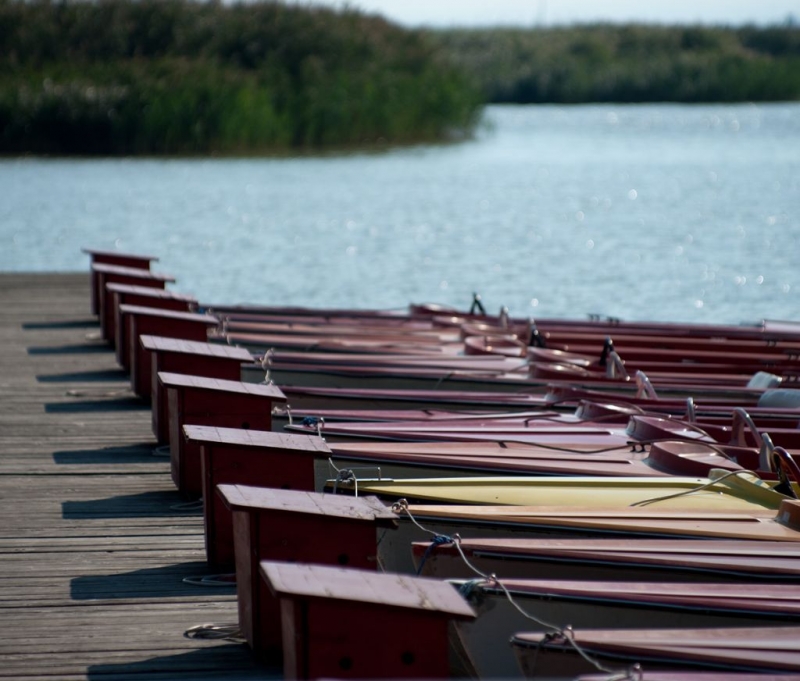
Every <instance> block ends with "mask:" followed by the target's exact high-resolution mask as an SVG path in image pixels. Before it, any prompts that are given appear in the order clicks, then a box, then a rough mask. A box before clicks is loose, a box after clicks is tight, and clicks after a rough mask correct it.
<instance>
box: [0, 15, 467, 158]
mask: <svg viewBox="0 0 800 681" xmlns="http://www.w3.org/2000/svg"><path fill="white" fill-rule="evenodd" d="M479 104H480V102H479V98H478V94H477V90H476V88H475V87H474V86H473V85H471V84H470V82H469V81H468V80H467V79H466V77H465V76H464V75H463V74H462V73H461V72H460V71H459V70H458V69H457V68H455V67H453V66H452V65H450V64H449V63H447V62H445V61H444V60H442V59H440V58H439V57H438V56H437V54H436V50H435V48H434V47H433V45H432V43H431V42H430V40H429V39H428V36H426V35H424V34H422V33H420V32H413V31H406V30H403V29H401V28H399V27H397V26H394V25H392V24H389V23H388V22H386V21H384V20H383V19H381V18H379V17H370V16H365V15H362V14H359V13H357V12H353V11H349V10H345V11H342V12H334V11H331V10H325V9H320V8H309V7H306V8H303V7H298V6H287V5H283V4H281V3H278V2H261V3H255V4H236V5H228V6H225V5H221V4H218V3H213V2H209V3H199V2H190V1H189V0H98V1H97V2H84V1H80V0H78V1H69V0H61V1H58V0H33V1H32V2H22V1H20V0H0V152H4V153H25V152H32V153H56V154H161V153H168V154H207V153H263V152H276V151H286V150H296V149H307V148H319V147H323V146H330V145H345V144H348V145H351V144H370V143H375V142H377V141H378V140H380V141H381V142H382V143H383V142H385V143H403V142H416V141H422V140H436V139H442V138H445V137H446V136H447V135H448V134H450V133H451V132H452V131H454V130H469V129H471V127H472V126H473V125H474V122H475V119H476V116H477V112H478V107H479Z"/></svg>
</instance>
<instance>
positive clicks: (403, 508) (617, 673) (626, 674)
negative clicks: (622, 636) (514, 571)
mask: <svg viewBox="0 0 800 681" xmlns="http://www.w3.org/2000/svg"><path fill="white" fill-rule="evenodd" d="M392 511H393V512H394V513H397V514H398V515H399V514H401V513H405V514H406V515H407V516H408V518H409V520H411V522H412V523H414V525H416V526H417V527H418V528H419V529H420V530H422V531H423V532H427V533H428V534H431V535H433V536H434V537H438V536H441V535H439V533H438V532H434V531H433V530H429V529H427V528H425V527H423V526H422V525H421V524H420V523H419V522H418V521H417V519H416V518H415V517H414V515H413V514H412V513H411V510H410V509H409V506H408V501H407V500H406V499H400V500H399V501H397V502H395V503H394V504H392ZM452 543H453V545H454V546H455V548H456V550H457V551H458V554H459V556H460V557H461V560H462V561H464V564H465V565H466V566H467V567H468V568H469V569H470V570H471V571H472V572H474V573H475V574H476V575H478V576H479V577H480V578H481V579H483V580H484V581H486V582H488V583H489V584H492V585H494V586H496V587H497V588H499V589H500V590H501V591H502V592H503V594H504V595H505V597H506V598H507V599H508V602H509V603H510V604H511V605H512V606H513V607H514V608H515V609H516V610H517V611H518V612H519V613H520V614H521V615H522V616H523V617H525V618H527V619H529V620H531V621H532V622H535V623H536V624H538V625H539V626H541V627H544V628H545V629H549V630H550V632H549V634H550V637H551V638H553V637H554V636H555V637H557V636H560V637H562V638H563V639H564V641H566V642H567V643H569V645H570V646H572V648H573V649H574V650H575V652H576V653H578V655H580V656H581V657H582V658H583V659H584V660H586V662H588V663H589V664H591V665H592V666H594V667H595V668H596V669H597V670H598V671H601V672H604V673H606V674H611V675H613V676H612V677H610V678H617V679H627V678H632V677H631V672H630V670H618V669H610V668H609V667H606V666H605V665H603V664H602V663H601V662H599V661H597V660H595V659H594V658H592V657H591V656H590V655H589V654H588V653H587V652H586V651H585V650H583V648H582V647H581V646H580V645H579V644H578V642H577V641H576V640H575V638H574V634H573V631H572V627H571V626H569V625H567V626H566V627H559V626H556V625H555V624H550V623H549V622H546V621H544V620H542V619H540V618H538V617H536V616H535V615H532V614H530V613H529V612H527V611H526V610H525V609H524V608H523V607H522V606H520V605H519V603H517V602H516V601H515V600H514V598H513V596H512V595H511V592H510V591H509V590H508V588H507V587H506V586H505V584H503V583H502V582H501V581H500V580H499V579H498V578H497V575H494V574H492V575H488V574H486V573H484V572H482V571H481V570H479V569H478V568H476V567H475V566H474V565H473V564H472V563H470V562H469V560H468V559H467V556H466V555H465V554H464V550H463V549H462V547H461V537H460V535H458V534H455V535H453V536H452ZM636 667H637V668H640V667H639V666H638V665H636Z"/></svg>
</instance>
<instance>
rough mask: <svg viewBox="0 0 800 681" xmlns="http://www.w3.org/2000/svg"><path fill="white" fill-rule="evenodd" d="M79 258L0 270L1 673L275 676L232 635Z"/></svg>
mask: <svg viewBox="0 0 800 681" xmlns="http://www.w3.org/2000/svg"><path fill="white" fill-rule="evenodd" d="M88 310H89V274H88V263H87V273H86V274H47V275H41V274H26V273H20V274H0V500H2V502H0V678H1V679H20V680H23V681H40V680H44V679H46V680H47V681H83V680H85V679H101V678H102V679H111V678H114V679H124V680H125V681H158V680H162V679H164V680H166V679H170V680H181V679H196V680H197V681H206V680H207V681H212V680H216V679H229V680H231V681H236V680H237V679H242V680H244V679H248V680H249V679H254V678H278V676H279V675H278V674H277V672H276V670H269V669H264V668H259V667H258V666H257V665H256V664H255V662H254V660H253V658H252V656H251V655H250V653H249V651H248V650H247V649H246V647H245V646H243V645H242V644H240V643H232V642H230V641H226V640H207V639H205V640H204V639H191V638H186V637H185V636H184V632H185V631H186V630H187V629H188V628H189V627H192V626H194V625H199V624H203V623H208V622H211V623H215V624H222V625H232V624H235V623H236V619H237V609H236V600H235V590H234V588H233V587H231V586H226V587H204V586H196V585H195V584H192V583H187V582H186V581H184V580H185V579H187V578H198V577H202V576H205V575H208V574H209V572H210V571H209V570H208V568H207V565H206V563H205V553H204V543H203V520H202V516H201V515H200V512H199V509H197V508H196V507H195V508H194V509H192V507H191V506H187V505H186V504H185V501H184V500H183V499H182V498H181V497H180V495H178V493H177V491H176V490H175V488H174V485H173V484H172V481H171V479H170V476H169V459H168V458H166V457H164V456H155V455H154V454H157V453H158V452H154V449H155V446H156V443H155V441H154V438H153V435H152V432H151V427H150V418H151V417H150V411H149V409H148V408H147V407H146V406H145V405H144V404H143V403H142V401H141V400H139V399H137V398H135V397H134V396H133V395H132V393H131V391H130V387H129V381H128V377H127V376H126V375H125V373H124V372H123V371H122V370H121V369H120V368H119V367H118V366H117V364H116V360H115V357H114V353H113V351H112V349H111V348H110V347H109V346H108V345H106V344H105V343H103V342H101V341H100V339H99V333H98V325H97V320H96V319H94V318H92V317H91V316H90V315H89V314H88Z"/></svg>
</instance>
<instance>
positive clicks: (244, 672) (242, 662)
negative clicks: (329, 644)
mask: <svg viewBox="0 0 800 681" xmlns="http://www.w3.org/2000/svg"><path fill="white" fill-rule="evenodd" d="M221 673H223V674H224V676H223V677H221V676H220V674H221ZM112 678H114V679H118V678H125V679H137V680H138V679H145V678H146V679H174V680H175V681H181V680H189V679H191V680H192V681H203V680H204V679H215V680H218V679H220V678H225V679H226V681H250V679H282V678H283V674H282V673H281V671H280V670H277V669H265V668H263V667H259V666H257V664H256V662H255V660H254V658H253V655H252V654H251V652H250V649H249V648H248V647H247V645H246V644H244V643H225V644H217V645H214V646H213V647H212V646H210V647H208V648H199V649H196V650H191V651H188V652H185V653H178V654H177V655H164V656H161V657H151V658H148V659H147V660H140V661H136V662H122V663H117V664H112V663H109V664H96V665H91V666H89V668H88V669H87V679H90V681H92V680H96V681H107V680H108V679H112Z"/></svg>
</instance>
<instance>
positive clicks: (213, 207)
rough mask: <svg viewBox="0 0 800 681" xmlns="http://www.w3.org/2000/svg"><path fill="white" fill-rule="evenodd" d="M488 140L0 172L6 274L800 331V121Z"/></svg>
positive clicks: (532, 117)
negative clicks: (120, 254) (105, 260)
mask: <svg viewBox="0 0 800 681" xmlns="http://www.w3.org/2000/svg"><path fill="white" fill-rule="evenodd" d="M484 119H485V120H484V125H483V126H482V127H481V129H480V130H479V131H478V133H477V134H476V136H475V138H474V139H472V140H469V141H466V142H463V143H458V144H452V145H442V146H419V147H414V148H406V149H394V150H388V151H384V152H376V153H353V154H347V155H330V156H322V157H302V158H282V159H191V160H186V159H170V160H155V159H108V160H74V159H39V158H30V159H28V158H26V159H7V160H3V161H0V271H50V270H59V271H65V270H66V271H71V270H74V271H87V272H88V257H87V256H85V255H83V254H82V253H81V252H80V249H81V248H82V247H90V248H102V249H114V248H119V249H121V250H125V251H133V252H138V253H146V254H151V255H155V256H158V257H159V258H160V262H159V263H158V268H157V269H158V270H159V271H162V272H167V273H169V274H172V275H174V276H175V277H177V279H178V282H177V284H176V285H175V286H174V287H173V288H175V289H176V290H180V291H182V292H184V293H190V294H192V295H195V296H197V297H198V298H199V299H200V300H201V301H202V302H205V303H209V304H213V303H240V302H249V303H263V304H302V305H311V306H341V307H351V306H355V307H380V308H399V307H404V306H405V305H407V304H408V302H410V301H415V302H423V301H430V302H441V303H447V304H453V305H457V306H459V307H465V306H468V305H469V302H470V300H471V295H472V292H473V291H478V292H480V293H481V295H482V298H483V300H484V303H485V304H486V306H487V308H488V310H489V311H490V312H496V311H498V310H499V309H500V307H501V306H503V305H505V306H507V307H508V308H509V310H510V311H511V313H512V314H514V315H519V316H534V317H537V316H538V317H582V316H584V315H585V314H587V313H601V314H606V315H613V316H617V317H621V318H623V319H653V320H670V321H696V322H725V323H738V322H741V321H754V320H758V319H762V318H771V319H800V304H798V303H800V296H799V294H800V262H799V261H800V104H769V105H757V106H756V105H736V106H722V105H719V106H682V105H639V106H621V105H608V106H574V107H560V106H503V107H499V106H493V107H489V108H487V110H486V112H485V117H484Z"/></svg>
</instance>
